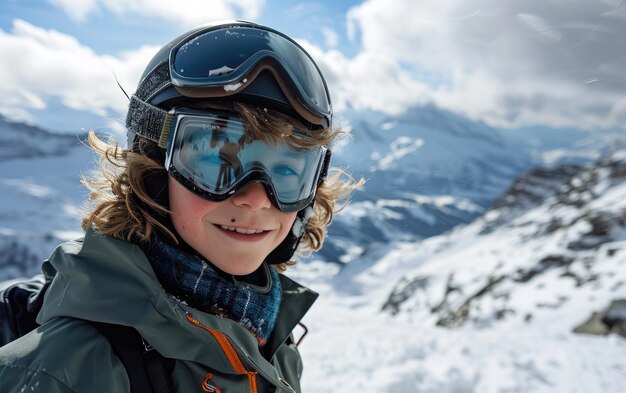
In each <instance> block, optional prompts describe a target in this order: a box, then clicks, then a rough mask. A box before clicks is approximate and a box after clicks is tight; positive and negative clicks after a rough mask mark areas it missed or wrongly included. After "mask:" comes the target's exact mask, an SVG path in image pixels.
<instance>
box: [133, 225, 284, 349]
mask: <svg viewBox="0 0 626 393" xmlns="http://www.w3.org/2000/svg"><path fill="white" fill-rule="evenodd" d="M154 239H155V240H153V241H152V242H151V243H150V244H149V245H148V246H145V247H142V248H143V251H144V252H145V254H146V256H147V257H148V260H149V261H150V264H151V265H152V268H153V269H154V271H155V273H156V276H157V278H158V279H159V281H160V283H161V285H162V286H163V288H164V289H165V291H167V292H168V293H169V294H171V295H174V296H176V297H178V298H180V299H181V300H184V301H185V302H186V303H187V304H188V305H190V306H191V307H194V308H197V309H198V310H201V311H204V312H209V313H212V314H215V315H219V316H221V317H225V318H228V319H232V320H234V321H236V322H238V323H239V324H241V325H242V326H244V327H245V328H246V329H248V330H249V331H250V332H251V333H252V334H253V335H254V336H255V337H256V338H257V340H258V341H259V345H264V344H265V342H267V339H268V337H269V336H270V334H271V333H272V329H273V328H274V325H275V323H276V318H277V317H278V309H279V307H280V293H281V288H280V278H279V277H278V272H276V270H275V269H273V268H271V267H269V266H268V265H267V264H265V263H264V264H263V265H262V266H261V268H262V269H264V271H265V276H266V278H267V279H266V281H267V285H266V286H265V287H264V288H260V287H256V286H253V285H250V284H246V283H243V282H239V281H237V279H236V278H235V277H234V276H228V275H226V274H220V273H218V272H216V271H215V270H214V269H213V267H212V266H211V264H209V263H208V262H207V261H206V260H205V259H203V258H202V257H200V256H199V255H196V254H190V253H187V252H185V251H182V250H180V249H179V248H176V247H173V246H171V245H169V244H168V243H166V242H164V241H163V240H161V239H159V238H158V237H155V238H154Z"/></svg>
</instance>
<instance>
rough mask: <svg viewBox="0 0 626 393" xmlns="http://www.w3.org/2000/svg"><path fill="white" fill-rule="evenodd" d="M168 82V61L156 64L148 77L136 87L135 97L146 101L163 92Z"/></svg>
mask: <svg viewBox="0 0 626 393" xmlns="http://www.w3.org/2000/svg"><path fill="white" fill-rule="evenodd" d="M170 83H171V81H170V67H169V64H168V60H167V59H166V60H164V61H162V62H160V63H159V64H157V65H156V66H155V67H154V68H153V69H152V70H150V72H149V73H148V75H146V76H145V78H143V80H142V81H141V82H140V83H139V86H138V87H137V91H136V92H135V95H136V96H137V97H139V98H140V99H142V100H144V101H147V100H148V99H150V97H152V96H153V95H154V94H156V93H157V92H160V91H161V90H163V89H164V88H165V87H166V86H167V85H169V84H170Z"/></svg>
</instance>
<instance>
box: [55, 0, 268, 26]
mask: <svg viewBox="0 0 626 393" xmlns="http://www.w3.org/2000/svg"><path fill="white" fill-rule="evenodd" d="M48 1H49V2H50V3H51V4H53V5H55V6H57V7H59V8H61V9H62V10H63V11H64V12H65V13H66V14H67V15H68V16H69V17H70V18H72V19H74V20H77V21H84V20H86V19H87V18H88V17H89V16H90V15H91V14H94V13H96V12H98V10H108V11H111V12H113V13H114V14H116V15H119V16H125V15H139V16H141V17H155V18H158V19H162V20H166V21H171V22H174V23H177V24H178V25H180V26H182V27H184V28H187V27H192V26H197V25H200V24H203V23H206V22H208V21H212V20H219V19H236V18H243V19H256V18H258V17H259V15H260V14H261V10H262V9H263V5H264V3H265V1H264V0H220V1H218V0H211V1H208V0H177V1H175V2H173V1H171V0H48Z"/></svg>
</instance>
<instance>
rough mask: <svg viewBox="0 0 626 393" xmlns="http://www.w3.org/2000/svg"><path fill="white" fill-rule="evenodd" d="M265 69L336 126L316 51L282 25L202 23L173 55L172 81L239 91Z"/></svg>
mask: <svg viewBox="0 0 626 393" xmlns="http://www.w3.org/2000/svg"><path fill="white" fill-rule="evenodd" d="M264 70H267V71H269V72H271V73H272V74H273V75H274V77H275V78H276V80H277V81H278V84H279V85H280V88H281V91H282V94H284V96H285V97H286V99H287V101H288V103H289V105H290V106H292V107H293V108H294V109H295V110H296V111H298V112H299V113H300V114H301V115H302V116H303V117H304V118H305V119H306V120H307V121H310V122H311V123H313V124H318V125H321V126H322V127H324V128H327V127H330V119H331V116H332V106H331V102H330V97H329V94H328V89H327V86H326V81H325V80H324V77H323V76H322V74H321V72H320V70H319V68H318V67H317V65H316V64H315V62H314V61H313V59H312V58H311V56H310V55H309V54H308V53H307V52H306V51H305V50H304V49H303V48H302V47H301V46H300V45H298V44H297V43H296V42H295V41H293V40H292V39H291V38H289V37H287V36H285V35H283V34H282V33H280V32H278V31H275V30H272V29H269V28H267V27H264V26H258V25H255V24H248V25H241V23H239V24H233V25H232V26H219V27H215V26H209V27H204V28H199V29H197V30H195V31H194V32H193V33H192V34H190V35H189V36H188V37H186V39H183V40H181V42H179V43H178V44H177V45H176V46H174V47H173V48H172V49H171V51H170V55H169V74H170V75H169V76H170V79H171V82H172V84H173V85H174V86H176V88H177V90H178V91H180V92H181V93H182V94H184V95H185V96H187V97H200V98H210V97H224V96H228V95H232V94H236V93H239V92H240V91H242V90H243V89H245V88H246V87H247V86H248V85H249V84H250V83H251V82H252V81H253V80H254V79H255V78H256V77H257V76H259V74H260V73H261V72H262V71H264ZM261 90H262V89H261ZM257 93H259V92H255V93H254V94H257ZM261 94H262V91H261ZM281 99H284V98H281Z"/></svg>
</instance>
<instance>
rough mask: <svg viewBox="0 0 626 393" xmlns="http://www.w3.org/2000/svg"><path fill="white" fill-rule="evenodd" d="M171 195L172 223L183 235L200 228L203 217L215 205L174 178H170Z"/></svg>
mask: <svg viewBox="0 0 626 393" xmlns="http://www.w3.org/2000/svg"><path fill="white" fill-rule="evenodd" d="M169 197H170V210H171V214H170V216H171V219H172V223H173V224H174V228H175V229H176V230H177V231H178V232H179V234H180V235H182V236H183V237H184V236H185V235H186V234H188V235H192V236H193V234H195V233H196V232H197V231H198V229H199V228H200V225H201V217H202V216H203V215H204V214H205V213H207V212H209V211H211V210H213V208H214V207H215V206H214V205H215V204H213V203H211V202H208V201H205V200H204V199H202V198H200V197H198V196H196V195H195V194H193V193H192V192H190V191H188V190H187V189H186V188H185V187H183V186H182V185H180V184H179V183H178V182H177V181H176V180H174V179H172V178H170V179H169Z"/></svg>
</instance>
